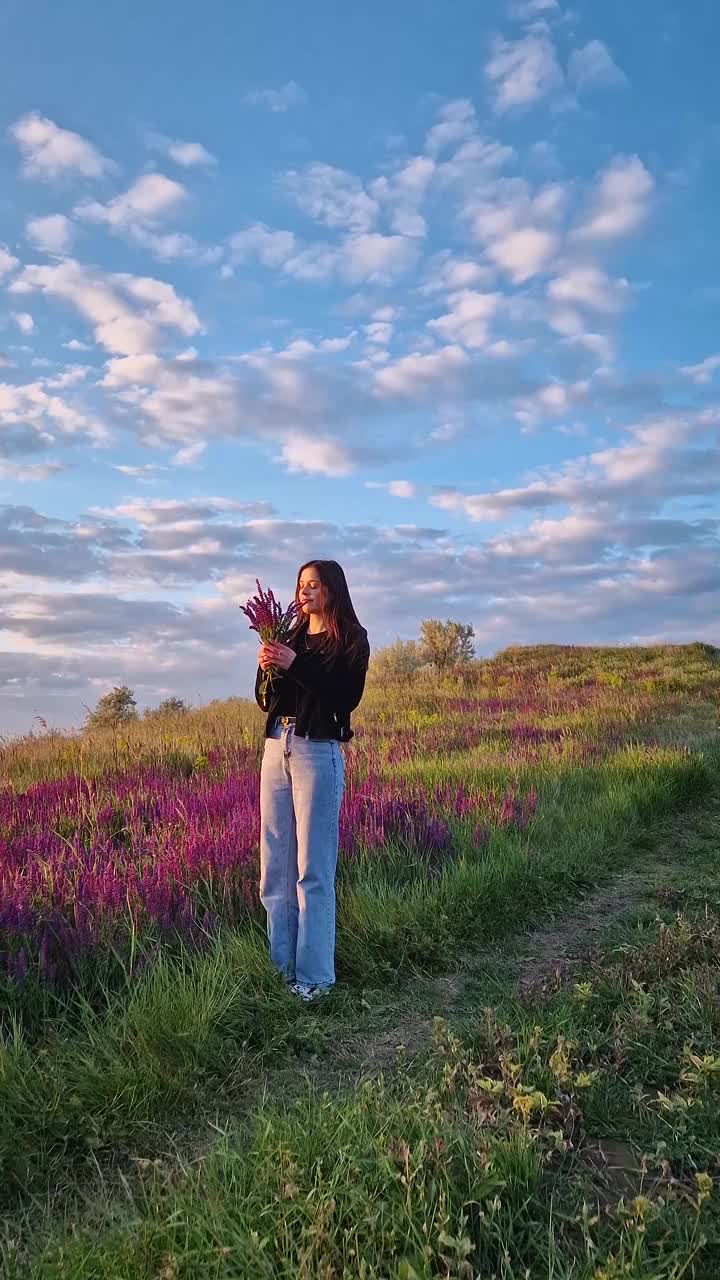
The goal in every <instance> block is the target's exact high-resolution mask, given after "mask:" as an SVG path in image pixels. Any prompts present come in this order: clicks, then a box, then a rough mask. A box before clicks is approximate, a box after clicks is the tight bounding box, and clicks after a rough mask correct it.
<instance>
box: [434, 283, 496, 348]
mask: <svg viewBox="0 0 720 1280" xmlns="http://www.w3.org/2000/svg"><path fill="white" fill-rule="evenodd" d="M499 301H500V296H499V294H497V293H477V292H475V291H474V290H472V289H462V290H460V292H458V293H453V294H451V295H450V298H449V302H450V308H451V309H450V311H449V312H447V314H446V315H444V316H439V317H437V318H436V319H434V320H429V321H428V328H429V329H432V330H434V331H435V333H438V334H439V335H440V337H441V338H442V340H443V341H445V342H449V343H461V344H462V345H463V346H464V347H471V348H474V347H484V346H485V344H486V342H487V338H488V326H489V323H490V320H491V319H492V316H493V315H494V314H495V311H496V310H497V307H498V303H499Z"/></svg>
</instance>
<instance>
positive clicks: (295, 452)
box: [278, 431, 354, 477]
mask: <svg viewBox="0 0 720 1280" xmlns="http://www.w3.org/2000/svg"><path fill="white" fill-rule="evenodd" d="M278 461H281V462H283V463H284V464H285V466H286V467H287V469H288V471H291V472H293V471H295V472H296V471H301V472H305V473H306V474H309V475H323V476H331V477H332V476H346V475H349V474H350V472H351V471H352V470H353V468H354V459H353V456H352V454H351V452H350V451H349V450H348V449H347V448H346V447H345V445H343V444H342V442H341V441H339V440H333V439H322V438H321V437H320V436H315V435H309V434H306V433H305V432H302V431H291V432H290V433H289V434H288V435H287V437H286V438H285V439H284V440H283V444H282V449H281V452H280V457H279V458H278Z"/></svg>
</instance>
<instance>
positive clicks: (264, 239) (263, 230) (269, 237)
mask: <svg viewBox="0 0 720 1280" xmlns="http://www.w3.org/2000/svg"><path fill="white" fill-rule="evenodd" d="M228 245H229V247H230V254H231V261H232V262H233V263H244V262H249V261H252V260H253V259H257V261H258V262H261V263H262V264H263V266H265V267H279V266H281V265H282V264H283V263H284V262H285V261H286V260H287V259H288V258H289V257H290V255H291V254H292V252H293V250H294V249H295V236H294V235H293V233H292V231H273V230H272V229H271V228H270V227H266V226H265V224H264V223H263V222H255V223H253V225H252V226H250V227H246V228H245V229H244V230H243V231H236V232H235V234H234V235H232V236H230V238H229V240H228Z"/></svg>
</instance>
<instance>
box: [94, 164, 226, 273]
mask: <svg viewBox="0 0 720 1280" xmlns="http://www.w3.org/2000/svg"><path fill="white" fill-rule="evenodd" d="M186 200H187V191H186V189H185V187H183V186H182V184H181V183H179V182H175V181H174V179H172V178H166V177H165V176H164V174H161V173H146V174H144V175H143V176H142V177H141V178H138V180H137V182H135V183H133V185H132V186H131V187H130V188H129V190H128V191H125V192H123V193H122V194H121V195H119V196H115V197H114V198H113V199H112V200H110V201H109V202H108V203H107V204H100V203H99V201H97V200H89V201H85V202H84V203H82V204H79V205H77V206H76V208H75V211H74V212H75V214H76V216H77V217H79V218H83V219H84V220H85V221H87V222H97V223H100V224H104V225H105V226H108V227H109V228H110V230H111V231H113V232H114V233H116V234H122V235H127V236H129V237H130V238H131V239H132V240H135V241H136V242H137V243H138V244H141V245H142V246H143V247H144V248H146V249H149V250H150V252H151V253H153V254H154V255H155V256H156V257H158V258H160V259H161V260H163V261H172V260H174V259H177V258H188V259H190V260H192V261H195V262H198V263H210V262H215V261H217V260H218V259H219V258H220V257H222V250H221V249H219V248H206V247H204V246H203V245H200V244H198V243H197V241H196V240H194V239H193V237H192V236H189V235H187V234H186V233H185V232H182V231H171V232H161V231H159V230H158V228H159V226H160V224H161V223H162V221H163V220H164V219H166V218H167V217H169V216H170V215H171V214H174V213H175V212H176V211H177V210H178V209H179V208H180V207H181V206H182V205H183V204H184V203H185V201H186Z"/></svg>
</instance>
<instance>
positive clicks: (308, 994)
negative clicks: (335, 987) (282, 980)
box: [290, 982, 330, 1004]
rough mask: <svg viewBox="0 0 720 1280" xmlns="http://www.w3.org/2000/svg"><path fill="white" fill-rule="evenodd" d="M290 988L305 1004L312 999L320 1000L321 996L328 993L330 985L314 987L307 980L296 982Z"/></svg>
mask: <svg viewBox="0 0 720 1280" xmlns="http://www.w3.org/2000/svg"><path fill="white" fill-rule="evenodd" d="M290 990H291V991H292V993H293V995H296V996H299V997H300V999H301V1000H302V1001H303V1003H304V1004H310V1002H311V1001H312V1000H318V999H319V998H320V996H325V995H327V993H328V991H329V990H330V987H313V986H310V985H309V984H308V983H307V982H294V983H293V984H292V985H291V987H290Z"/></svg>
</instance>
